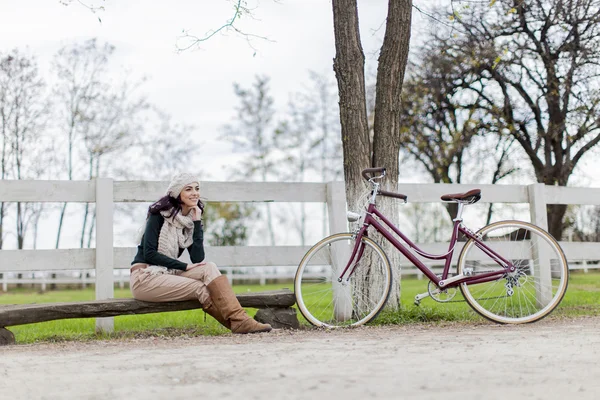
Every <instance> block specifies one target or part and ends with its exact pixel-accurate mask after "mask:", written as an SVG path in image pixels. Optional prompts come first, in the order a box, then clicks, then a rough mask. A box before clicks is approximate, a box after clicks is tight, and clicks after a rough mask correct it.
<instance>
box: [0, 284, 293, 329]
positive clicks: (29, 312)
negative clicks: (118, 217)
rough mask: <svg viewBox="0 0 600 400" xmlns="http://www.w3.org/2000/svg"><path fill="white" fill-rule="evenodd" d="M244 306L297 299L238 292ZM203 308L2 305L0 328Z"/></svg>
mask: <svg viewBox="0 0 600 400" xmlns="http://www.w3.org/2000/svg"><path fill="white" fill-rule="evenodd" d="M237 298H238V300H239V302H240V304H241V305H242V306H243V307H253V308H289V307H291V306H293V305H294V304H295V302H296V299H295V297H294V293H293V292H292V291H290V290H289V289H282V290H273V291H266V292H256V293H242V294H238V295H237ZM196 308H201V307H200V303H199V302H198V301H196V300H190V301H170V302H163V303H151V302H147V301H140V300H135V299H109V300H93V301H81V302H72V303H42V304H16V305H6V306H0V328H3V327H7V326H14V325H23V324H31V323H36V322H45V321H52V320H57V319H68V318H91V317H114V316H117V315H131V314H148V313H158V312H165V311H183V310H192V309H196Z"/></svg>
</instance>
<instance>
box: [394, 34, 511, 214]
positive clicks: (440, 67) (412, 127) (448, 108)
mask: <svg viewBox="0 0 600 400" xmlns="http://www.w3.org/2000/svg"><path fill="white" fill-rule="evenodd" d="M462 68H463V67H462V65H461V64H460V63H456V60H454V59H450V58H448V57H447V56H445V55H444V53H443V52H440V48H439V47H438V46H433V47H431V46H429V45H425V46H423V48H422V49H421V51H420V53H419V61H418V62H416V63H413V64H412V65H411V68H410V70H411V73H410V74H409V75H408V78H407V80H406V82H405V83H404V88H403V99H402V113H401V124H402V128H401V134H400V137H401V142H402V145H401V150H402V152H403V153H406V154H407V155H409V156H410V157H411V158H413V159H414V160H416V161H417V162H418V163H419V164H420V165H422V166H423V168H425V170H426V171H427V174H428V175H429V176H430V177H431V178H432V179H433V182H435V183H463V180H464V178H465V173H464V172H465V171H468V170H475V169H477V170H479V168H477V165H485V167H486V169H492V171H494V172H493V173H492V177H491V179H492V183H497V182H498V181H499V180H500V179H502V178H504V177H506V176H508V175H510V174H511V173H512V172H514V171H515V169H514V168H507V166H506V164H507V163H508V160H507V157H506V156H507V154H508V152H509V150H510V145H511V144H512V143H513V140H509V141H508V142H507V141H506V135H503V134H502V131H503V130H505V127H504V126H503V124H502V121H501V120H499V119H498V118H496V117H495V116H490V115H489V114H487V113H485V112H484V111H483V110H481V109H480V108H479V104H480V102H481V96H480V95H475V96H473V95H471V94H469V93H466V92H465V91H464V90H463V86H464V74H463V71H462ZM477 139H479V140H477ZM506 143H508V145H509V146H508V147H506V148H505V147H503V146H502V144H506ZM479 155H482V156H479ZM491 158H492V159H493V161H494V163H493V164H491V163H490V159H491ZM478 172H479V173H478V174H477V182H479V183H484V182H485V179H486V175H487V174H486V173H483V171H478ZM467 179H468V177H467ZM446 209H447V211H448V214H449V216H450V219H454V218H455V217H456V213H457V210H458V207H457V204H456V203H449V204H446ZM488 218H491V208H490V210H489V215H488Z"/></svg>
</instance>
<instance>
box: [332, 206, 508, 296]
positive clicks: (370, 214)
mask: <svg viewBox="0 0 600 400" xmlns="http://www.w3.org/2000/svg"><path fill="white" fill-rule="evenodd" d="M374 216H376V217H377V218H379V219H380V220H381V221H382V222H383V223H384V224H385V225H387V227H389V228H390V229H392V230H393V231H394V232H395V233H396V234H397V235H398V236H400V238H402V240H404V241H405V242H406V244H408V246H409V247H410V248H412V249H415V250H416V251H417V252H418V253H419V254H420V255H421V256H423V257H425V258H428V259H430V260H445V263H444V270H443V272H442V276H441V277H438V276H437V275H435V274H434V273H433V271H431V270H430V269H429V268H428V267H427V266H426V265H425V264H423V262H422V261H421V260H419V259H418V258H417V257H416V256H415V254H414V253H413V252H412V251H410V250H409V249H407V248H406V247H405V246H404V245H403V244H402V243H401V242H400V241H398V239H396V238H395V237H394V236H393V235H392V234H391V233H390V232H389V231H388V230H387V229H386V228H385V227H384V226H383V225H382V224H381V223H380V222H379V221H378V220H377V219H375V217H374ZM371 226H372V227H373V228H375V229H376V230H377V231H378V232H379V233H380V234H381V235H383V237H385V238H386V239H387V240H388V241H390V242H391V243H392V244H393V245H394V247H395V248H396V249H398V251H400V252H401V253H402V254H404V256H405V257H406V258H408V260H410V262H412V263H413V265H414V266H415V267H417V268H418V269H419V270H420V271H421V272H423V274H425V275H427V277H428V278H429V279H430V280H431V281H432V282H434V283H435V284H436V285H438V286H439V282H440V281H443V280H444V279H447V278H448V273H449V272H450V264H451V262H452V255H453V254H454V248H455V245H456V243H457V242H458V234H459V232H460V233H462V234H463V235H465V236H466V237H467V238H469V239H472V240H473V241H474V242H475V246H477V247H478V248H479V249H481V250H482V251H483V252H484V253H486V254H487V255H488V256H490V258H491V259H493V260H494V261H496V262H497V263H498V264H499V265H500V266H502V267H503V268H505V270H498V271H494V272H487V273H484V274H480V275H471V276H465V277H464V278H463V279H460V280H457V281H455V282H452V283H451V284H448V285H447V286H444V288H449V287H453V286H458V285H459V284H461V283H464V282H466V283H467V284H475V283H483V282H489V281H493V280H496V279H498V278H500V277H502V276H503V275H504V274H505V273H507V272H510V270H511V269H514V267H513V265H512V263H511V262H510V261H508V260H506V259H505V258H504V257H502V256H501V255H500V254H498V253H496V252H495V251H494V250H492V249H491V248H489V247H488V246H487V245H486V244H485V243H483V242H482V241H481V240H480V239H479V237H478V236H477V235H476V234H474V233H473V232H471V231H470V230H469V229H467V228H465V227H463V226H462V220H455V221H454V225H453V229H452V237H451V238H450V245H449V247H448V252H447V253H446V254H443V255H436V254H429V253H426V252H424V251H422V250H421V249H420V248H419V247H418V246H417V245H415V244H414V243H413V242H412V241H411V240H410V239H409V238H407V237H406V236H405V235H404V234H403V233H402V232H400V230H399V229H398V228H397V227H396V226H395V225H394V224H393V223H392V222H390V221H389V220H388V219H387V218H386V217H385V216H384V215H383V214H381V212H380V211H379V210H378V209H377V207H376V206H375V204H373V203H369V207H368V208H367V213H366V215H365V219H364V221H363V226H362V228H361V229H360V230H359V231H358V234H357V235H356V244H355V245H354V249H353V250H352V255H351V256H350V260H349V261H348V264H347V265H346V268H344V271H343V272H342V274H341V275H340V277H339V278H338V280H339V281H341V280H342V279H343V277H344V275H345V274H346V272H347V271H348V268H350V266H351V265H352V263H353V261H354V260H355V259H356V261H357V262H358V260H360V258H361V257H362V255H363V251H364V245H363V244H362V237H363V236H367V237H368V236H369V235H368V229H369V227H371ZM357 255H358V257H357ZM356 266H357V264H355V265H354V268H352V270H351V271H350V274H349V276H350V275H352V273H353V272H354V269H355V268H356ZM349 276H348V278H349Z"/></svg>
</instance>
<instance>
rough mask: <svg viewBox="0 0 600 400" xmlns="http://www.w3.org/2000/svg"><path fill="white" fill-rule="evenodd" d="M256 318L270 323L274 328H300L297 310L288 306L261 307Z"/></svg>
mask: <svg viewBox="0 0 600 400" xmlns="http://www.w3.org/2000/svg"><path fill="white" fill-rule="evenodd" d="M254 319H255V320H257V321H258V322H262V323H263V324H270V325H271V326H272V327H273V329H298V328H299V327H300V324H299V323H298V317H297V316H296V310H295V309H293V308H291V307H287V308H261V309H259V310H258V311H257V312H256V315H255V316H254Z"/></svg>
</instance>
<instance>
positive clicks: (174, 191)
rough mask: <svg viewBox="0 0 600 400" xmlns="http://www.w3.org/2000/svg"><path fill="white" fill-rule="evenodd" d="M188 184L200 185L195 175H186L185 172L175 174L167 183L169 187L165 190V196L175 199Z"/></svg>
mask: <svg viewBox="0 0 600 400" xmlns="http://www.w3.org/2000/svg"><path fill="white" fill-rule="evenodd" d="M190 183H198V184H200V179H198V178H197V177H196V175H193V174H188V173H186V172H183V173H180V174H176V175H174V176H173V178H171V183H169V187H168V188H167V194H168V195H169V196H171V197H175V198H177V197H178V196H179V195H180V194H181V191H182V190H183V188H184V187H185V185H189V184H190Z"/></svg>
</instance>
